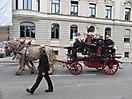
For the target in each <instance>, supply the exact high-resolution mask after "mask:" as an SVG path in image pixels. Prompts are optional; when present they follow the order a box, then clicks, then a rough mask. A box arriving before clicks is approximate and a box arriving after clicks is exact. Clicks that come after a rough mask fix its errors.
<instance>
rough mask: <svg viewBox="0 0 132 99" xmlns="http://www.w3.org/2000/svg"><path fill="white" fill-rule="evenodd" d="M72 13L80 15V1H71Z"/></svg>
mask: <svg viewBox="0 0 132 99" xmlns="http://www.w3.org/2000/svg"><path fill="white" fill-rule="evenodd" d="M71 15H75V16H77V15H78V2H76V1H71Z"/></svg>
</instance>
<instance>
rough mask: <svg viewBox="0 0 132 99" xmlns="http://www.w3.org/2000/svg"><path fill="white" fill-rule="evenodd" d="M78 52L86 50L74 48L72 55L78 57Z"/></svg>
mask: <svg viewBox="0 0 132 99" xmlns="http://www.w3.org/2000/svg"><path fill="white" fill-rule="evenodd" d="M77 52H84V50H81V49H72V57H73V58H77Z"/></svg>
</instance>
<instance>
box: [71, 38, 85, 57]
mask: <svg viewBox="0 0 132 99" xmlns="http://www.w3.org/2000/svg"><path fill="white" fill-rule="evenodd" d="M84 47H85V42H84V38H81V39H80V44H79V46H78V47H77V48H76V49H73V50H72V57H73V59H76V58H77V54H76V53H77V52H84Z"/></svg>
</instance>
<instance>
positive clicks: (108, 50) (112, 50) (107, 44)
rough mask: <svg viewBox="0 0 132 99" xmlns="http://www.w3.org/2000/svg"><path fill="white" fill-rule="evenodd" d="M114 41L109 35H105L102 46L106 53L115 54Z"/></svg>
mask: <svg viewBox="0 0 132 99" xmlns="http://www.w3.org/2000/svg"><path fill="white" fill-rule="evenodd" d="M114 45H115V43H114V41H113V40H111V39H110V37H109V35H106V39H105V40H104V46H105V47H106V50H104V51H105V52H104V53H106V54H111V55H115V52H116V49H115V48H114Z"/></svg>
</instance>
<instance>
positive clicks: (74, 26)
mask: <svg viewBox="0 0 132 99" xmlns="http://www.w3.org/2000/svg"><path fill="white" fill-rule="evenodd" d="M77 31H78V27H77V25H71V27H70V39H73V33H75V34H76V35H77Z"/></svg>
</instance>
